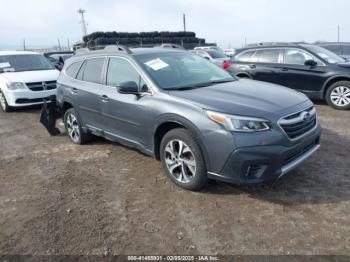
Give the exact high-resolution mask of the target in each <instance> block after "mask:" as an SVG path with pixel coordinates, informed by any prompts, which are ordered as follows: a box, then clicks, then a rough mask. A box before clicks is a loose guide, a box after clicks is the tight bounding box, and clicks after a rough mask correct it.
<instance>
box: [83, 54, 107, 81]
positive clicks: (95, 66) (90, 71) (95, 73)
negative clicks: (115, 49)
mask: <svg viewBox="0 0 350 262" xmlns="http://www.w3.org/2000/svg"><path fill="white" fill-rule="evenodd" d="M104 61H105V59H104V58H91V59H87V60H86V61H85V63H84V65H83V67H82V68H81V69H80V71H79V74H78V77H77V78H78V79H81V80H83V81H86V82H91V83H96V84H101V76H102V68H103V64H104Z"/></svg>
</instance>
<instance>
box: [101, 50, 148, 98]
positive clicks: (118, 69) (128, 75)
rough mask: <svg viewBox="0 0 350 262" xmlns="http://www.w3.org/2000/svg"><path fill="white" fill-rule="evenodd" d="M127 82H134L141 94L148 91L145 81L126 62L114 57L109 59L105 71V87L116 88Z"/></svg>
mask: <svg viewBox="0 0 350 262" xmlns="http://www.w3.org/2000/svg"><path fill="white" fill-rule="evenodd" d="M129 81H133V82H135V83H136V84H137V85H138V86H139V88H140V90H141V92H148V91H149V90H148V87H147V84H146V83H145V81H144V80H143V79H142V77H141V76H140V74H139V73H138V72H137V71H136V70H135V68H134V67H133V66H132V65H131V64H130V63H129V62H128V61H127V60H125V59H123V58H116V57H112V58H110V60H109V64H108V70H107V85H108V86H113V87H116V86H118V85H120V84H121V83H123V82H129Z"/></svg>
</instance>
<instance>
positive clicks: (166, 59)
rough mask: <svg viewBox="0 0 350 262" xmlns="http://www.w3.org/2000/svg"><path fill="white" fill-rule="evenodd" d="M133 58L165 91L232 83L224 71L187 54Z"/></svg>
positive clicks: (141, 55) (232, 79)
mask: <svg viewBox="0 0 350 262" xmlns="http://www.w3.org/2000/svg"><path fill="white" fill-rule="evenodd" d="M135 58H136V59H137V61H138V63H139V64H140V66H141V67H142V68H143V69H144V70H145V71H146V72H147V73H148V75H149V76H150V77H151V78H152V80H153V81H154V82H155V83H157V85H158V86H159V87H160V88H161V89H165V90H171V89H172V90H174V89H176V90H178V89H187V88H199V87H203V86H208V85H214V84H215V83H217V82H224V81H226V82H228V81H234V78H233V77H232V76H231V75H230V74H229V73H228V72H227V71H226V70H224V69H221V68H219V67H218V66H217V65H214V64H213V63H210V62H209V61H207V60H206V59H204V58H202V57H199V56H197V55H193V54H190V53H187V52H186V53H184V52H178V53H177V52H169V53H152V54H140V55H137V56H135Z"/></svg>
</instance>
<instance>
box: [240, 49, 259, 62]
mask: <svg viewBox="0 0 350 262" xmlns="http://www.w3.org/2000/svg"><path fill="white" fill-rule="evenodd" d="M254 53H255V50H251V51H246V52H243V53H241V54H239V55H237V57H236V58H235V60H237V61H240V62H250V59H251V57H252V56H253V54H254Z"/></svg>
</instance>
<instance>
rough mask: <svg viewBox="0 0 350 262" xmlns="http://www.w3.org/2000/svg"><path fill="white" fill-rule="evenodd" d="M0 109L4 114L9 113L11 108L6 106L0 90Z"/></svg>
mask: <svg viewBox="0 0 350 262" xmlns="http://www.w3.org/2000/svg"><path fill="white" fill-rule="evenodd" d="M0 107H1V109H2V111H4V112H10V111H11V107H10V106H9V105H8V104H7V101H6V97H5V95H4V94H3V93H2V92H1V90H0Z"/></svg>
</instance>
